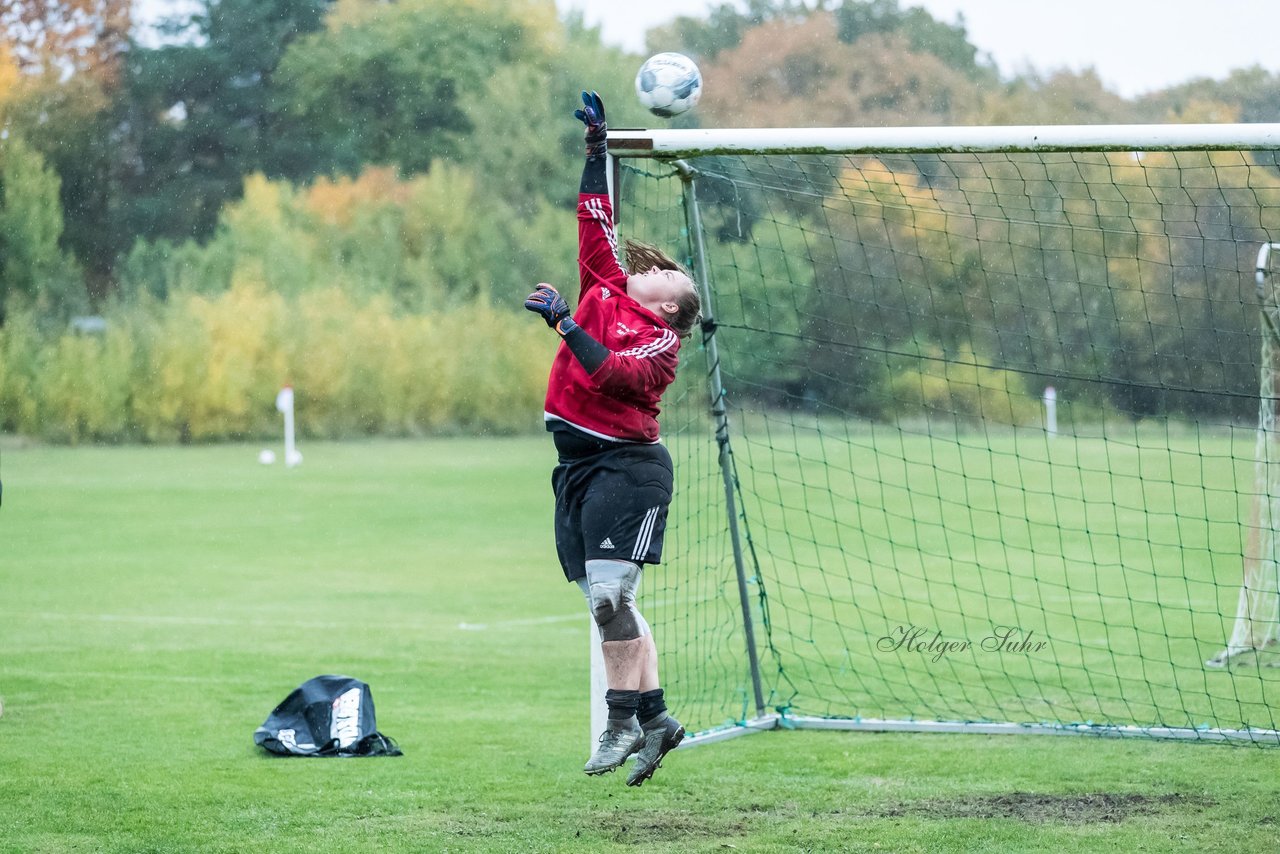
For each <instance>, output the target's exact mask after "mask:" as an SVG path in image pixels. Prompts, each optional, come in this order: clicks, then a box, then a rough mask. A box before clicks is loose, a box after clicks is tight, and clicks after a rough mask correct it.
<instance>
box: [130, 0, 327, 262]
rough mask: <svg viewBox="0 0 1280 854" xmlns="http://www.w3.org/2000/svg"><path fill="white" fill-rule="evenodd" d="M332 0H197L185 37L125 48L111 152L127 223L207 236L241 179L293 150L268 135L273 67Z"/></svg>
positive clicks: (181, 25) (279, 105)
mask: <svg viewBox="0 0 1280 854" xmlns="http://www.w3.org/2000/svg"><path fill="white" fill-rule="evenodd" d="M329 5H330V4H329V0H201V3H200V6H199V8H198V10H197V12H196V13H195V14H193V15H192V16H191V17H190V18H189V19H188V20H187V21H186V22H178V23H177V24H175V25H174V29H175V30H184V31H185V33H186V35H185V36H184V40H183V41H181V42H180V43H178V44H170V45H165V46H161V47H158V48H153V49H135V50H134V51H133V52H132V53H131V54H130V59H129V63H128V70H127V80H126V92H125V94H124V100H123V104H122V106H121V113H120V117H119V120H120V129H121V131H122V140H121V145H120V150H119V151H118V152H117V156H118V162H119V164H120V167H119V175H118V178H119V194H120V200H119V203H120V208H121V213H122V215H123V216H124V219H125V228H126V230H127V232H128V234H130V235H137V236H143V237H197V238H203V237H206V236H208V235H209V234H210V233H211V232H212V230H213V227H214V225H215V224H216V223H217V220H218V211H219V210H220V209H221V207H222V205H223V204H224V203H225V202H227V201H228V200H231V199H234V198H237V197H238V196H239V194H240V192H241V187H242V184H243V180H244V177H245V176H246V175H248V174H250V173H252V172H254V171H258V170H262V169H267V170H268V171H271V170H270V167H272V166H274V167H276V168H280V166H281V163H282V162H284V161H288V160H289V159H290V158H289V156H288V155H286V154H285V153H284V146H285V142H286V141H285V140H282V139H280V138H278V137H277V136H276V135H275V134H274V133H273V131H274V129H275V124H276V119H277V117H278V116H279V114H280V113H281V112H282V111H283V110H284V107H285V104H284V103H283V102H282V101H281V99H280V94H279V91H278V90H277V88H276V86H275V72H276V67H277V65H278V64H279V62H280V59H281V57H282V56H283V55H284V53H285V51H286V50H287V49H288V47H289V45H290V44H291V43H292V42H293V41H294V40H295V39H297V38H298V37H299V36H301V35H303V34H305V33H309V32H313V31H315V30H318V29H319V28H320V27H321V25H322V23H323V19H324V13H325V11H326V10H327V9H328V8H329Z"/></svg>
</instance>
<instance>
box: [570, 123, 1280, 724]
mask: <svg viewBox="0 0 1280 854" xmlns="http://www.w3.org/2000/svg"><path fill="white" fill-rule="evenodd" d="M1278 149H1280V123H1254V124H1242V123H1235V124H1176V125H1175V124H1130V125H1019V126H983V127H976V126H967V127H894V128H742V129H730V128H709V129H611V130H610V132H609V161H610V168H609V169H608V173H607V174H608V176H609V194H610V196H611V198H612V199H613V201H614V205H613V209H614V212H615V213H614V217H615V221H616V220H617V218H618V211H619V210H620V207H621V206H620V204H619V199H618V189H619V184H620V182H619V180H618V175H619V170H620V168H621V161H622V160H624V159H647V160H657V161H661V162H665V163H667V164H668V165H670V166H672V167H674V168H675V169H676V170H677V172H678V173H679V176H680V178H681V181H682V183H683V196H684V205H685V216H686V218H687V225H688V233H689V250H690V255H691V257H692V260H693V267H694V274H695V277H696V278H697V279H698V282H699V285H700V287H701V290H702V300H703V315H704V323H706V328H707V329H709V330H710V332H709V333H708V334H707V335H706V337H705V341H706V349H707V361H708V371H707V372H708V380H709V388H708V391H709V402H710V412H711V414H712V416H713V418H714V423H715V429H716V439H717V443H718V445H719V464H720V467H721V472H722V475H723V480H724V486H725V493H726V498H727V502H728V503H727V505H726V508H727V514H726V515H727V516H728V519H727V520H726V526H727V531H728V533H729V536H730V541H731V544H732V547H733V555H734V562H735V566H736V570H737V580H738V591H739V597H740V600H741V606H742V619H743V630H744V637H745V640H746V647H747V649H746V650H745V651H746V653H747V660H748V666H749V668H750V673H749V678H750V681H751V683H752V687H753V689H754V691H753V693H754V701H755V716H754V717H750V718H747V719H745V720H742V721H739V722H737V723H736V724H730V725H726V726H722V727H717V728H714V729H710V730H705V731H702V732H698V733H691V734H690V737H688V738H686V739H685V741H684V742H683V744H681V748H684V747H688V746H695V745H698V744H707V743H712V742H716V741H722V740H725V739H729V738H735V737H738V736H743V735H749V734H753V733H757V732H767V731H769V730H773V729H826V730H830V729H836V730H854V731H873V732H947V733H973V734H985V735H1090V736H1095V737H1112V738H1126V737H1141V738H1153V737H1154V738H1162V739H1180V740H1194V741H1215V742H1247V743H1274V744H1277V745H1280V730H1269V729H1218V728H1198V727H1143V726H1122V725H1096V724H1092V723H1088V724H1054V723H1040V724H1021V723H1005V722H996V721H933V720H875V719H866V718H825V717H811V716H795V715H788V714H785V713H784V714H779V713H770V712H768V711H767V710H766V708H765V705H764V700H763V692H762V688H761V680H760V673H759V661H758V650H757V647H756V642H755V637H754V631H753V626H752V616H751V608H750V595H751V594H750V592H749V588H748V584H747V578H748V577H749V576H748V572H747V571H746V567H745V564H744V561H743V551H742V543H741V540H740V535H739V531H738V520H737V514H736V513H735V511H734V507H735V500H736V496H735V492H734V482H735V475H734V472H733V451H732V446H731V442H730V430H729V419H728V413H727V411H726V408H725V406H724V405H723V401H724V389H723V387H722V385H721V382H720V370H719V356H718V350H717V344H716V336H715V322H714V317H715V314H714V294H713V293H712V291H711V288H710V281H709V277H708V275H707V271H708V267H707V257H706V251H705V246H704V242H703V234H702V227H701V220H700V213H699V210H698V200H697V189H696V185H697V181H696V178H697V174H698V173H697V170H696V168H695V167H693V166H692V165H690V164H689V163H687V162H686V159H687V158H692V157H701V156H710V155H724V154H740V155H812V154H831V155H856V154H862V155H874V154H963V153H1032V152H1034V153H1044V152H1076V151H1088V152H1095V151H1096V152H1113V151H1122V152H1123V151H1128V152H1154V151H1167V152H1171V151H1206V152H1211V151H1264V150H1278ZM623 225H625V224H623ZM1277 248H1280V245H1277ZM590 643H591V727H592V729H591V746H592V747H594V740H595V736H596V734H597V733H598V732H600V731H601V729H602V728H603V725H604V713H605V710H604V691H605V683H604V672H603V656H602V655H601V653H600V649H599V635H598V632H597V631H596V629H595V625H594V623H593V622H592V623H591V625H590Z"/></svg>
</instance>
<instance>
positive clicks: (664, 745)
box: [627, 715, 684, 786]
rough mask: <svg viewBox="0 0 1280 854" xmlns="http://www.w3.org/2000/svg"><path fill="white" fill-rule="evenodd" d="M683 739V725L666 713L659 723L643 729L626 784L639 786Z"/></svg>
mask: <svg viewBox="0 0 1280 854" xmlns="http://www.w3.org/2000/svg"><path fill="white" fill-rule="evenodd" d="M683 740H684V727H683V726H681V724H680V722H679V721H678V720H676V719H675V718H673V717H671V716H670V715H667V716H666V717H665V718H663V719H662V722H661V723H658V724H656V725H654V726H653V728H652V729H646V730H645V731H644V737H643V738H642V739H641V740H640V750H639V752H638V753H636V765H635V767H634V768H632V769H631V773H630V774H629V775H627V785H628V786H639V785H640V784H642V783H644V781H645V780H648V779H649V778H650V777H652V776H653V772H654V771H657V770H658V766H659V765H661V764H662V757H664V756H666V755H667V754H668V753H670V752H671V751H672V750H675V748H676V745H678V744H679V743H680V742H681V741H683Z"/></svg>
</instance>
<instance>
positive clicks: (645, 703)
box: [636, 688, 667, 723]
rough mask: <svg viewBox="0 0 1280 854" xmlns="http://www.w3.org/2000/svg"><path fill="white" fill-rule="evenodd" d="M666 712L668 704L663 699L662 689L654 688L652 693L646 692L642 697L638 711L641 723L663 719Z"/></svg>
mask: <svg viewBox="0 0 1280 854" xmlns="http://www.w3.org/2000/svg"><path fill="white" fill-rule="evenodd" d="M666 711H667V703H666V701H665V700H664V699H663V698H662V689H661V688H654V689H653V690H652V691H645V692H644V693H643V694H641V695H640V706H639V708H638V709H637V710H636V714H637V716H638V717H639V718H640V723H645V722H646V721H651V720H653V719H654V718H659V717H662V715H663V714H664V713H665V712H666Z"/></svg>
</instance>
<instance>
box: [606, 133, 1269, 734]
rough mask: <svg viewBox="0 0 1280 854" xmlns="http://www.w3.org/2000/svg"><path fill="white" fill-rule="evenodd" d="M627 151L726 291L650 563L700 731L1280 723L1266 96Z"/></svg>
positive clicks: (651, 587)
mask: <svg viewBox="0 0 1280 854" xmlns="http://www.w3.org/2000/svg"><path fill="white" fill-rule="evenodd" d="M609 144H610V151H611V155H612V157H613V158H614V164H615V168H614V169H613V170H612V172H613V177H614V187H613V191H614V193H615V198H616V203H615V210H616V211H617V216H618V218H619V223H618V227H619V232H620V233H622V234H624V235H626V236H630V237H635V238H638V239H641V240H646V241H649V242H653V243H656V244H658V245H660V246H661V247H663V248H664V249H667V250H669V251H672V252H675V253H685V256H686V257H685V260H686V261H687V262H688V265H689V267H690V269H691V270H693V271H694V272H695V276H696V278H697V279H698V282H699V285H700V286H701V287H702V288H703V289H704V295H705V302H706V304H707V306H708V307H709V309H710V311H709V312H708V313H707V321H708V322H707V323H706V324H704V328H703V330H702V335H701V338H700V340H694V341H691V342H690V343H688V344H686V346H685V348H684V350H683V353H682V366H681V370H680V372H679V374H678V376H677V380H676V383H675V385H673V386H672V388H671V389H670V390H669V391H668V393H667V396H666V403H665V408H664V413H663V434H664V441H666V442H667V444H668V446H669V448H670V449H671V451H672V456H673V458H674V459H675V465H676V482H677V487H676V496H675V500H674V502H673V506H672V514H671V518H670V520H669V526H668V534H667V547H666V549H665V552H664V559H663V563H662V564H661V565H658V566H653V567H648V568H646V570H645V578H644V582H643V591H642V608H643V610H644V612H645V614H646V617H647V618H648V619H649V622H650V623H651V625H652V626H653V629H654V632H655V635H656V636H657V638H658V643H659V648H660V650H661V653H662V655H661V662H660V666H661V671H662V680H663V684H664V687H666V688H667V691H668V695H669V697H670V698H671V705H672V709H673V711H675V712H676V713H677V714H678V715H680V717H681V719H682V720H683V721H684V722H685V723H686V725H687V726H689V727H690V729H691V731H694V730H696V731H697V733H698V734H697V736H696V737H695V738H694V739H693V741H694V742H695V743H697V742H698V741H703V740H716V739H720V738H724V737H732V736H734V735H738V734H745V733H749V732H758V731H763V730H767V729H772V728H779V727H781V728H793V727H813V728H842V729H869V730H882V731H941V732H978V733H1008V732H1016V733H1045V734H1091V735H1109V736H1138V737H1159V738H1183V739H1192V740H1198V741H1243V742H1252V743H1256V744H1277V743H1280V726H1278V722H1277V720H1276V715H1275V711H1274V710H1275V706H1276V703H1277V699H1278V697H1280V694H1278V693H1277V692H1280V668H1276V669H1271V668H1267V667H1263V666H1257V665H1260V664H1265V663H1267V662H1266V660H1265V657H1263V656H1256V655H1255V656H1249V655H1244V654H1243V653H1244V652H1246V651H1253V650H1254V649H1255V648H1258V647H1265V646H1267V645H1268V644H1269V643H1271V642H1272V641H1274V639H1275V638H1276V637H1277V636H1280V626H1277V619H1278V615H1280V588H1278V587H1277V584H1276V575H1277V566H1280V537H1277V536H1276V533H1277V531H1280V511H1278V510H1276V509H1275V508H1276V506H1280V504H1278V502H1280V463H1277V460H1280V445H1276V444H1275V442H1276V435H1275V427H1274V410H1275V403H1274V401H1275V399H1276V397H1277V395H1276V388H1277V387H1278V386H1276V385H1275V381H1274V376H1275V372H1274V369H1273V366H1272V364H1271V363H1272V355H1271V354H1272V353H1273V352H1277V350H1273V349H1270V348H1272V346H1273V342H1272V341H1271V339H1270V338H1269V337H1268V331H1267V320H1271V321H1272V322H1275V321H1276V320H1280V316H1273V315H1275V314H1276V308H1275V305H1276V302H1275V299H1274V297H1272V296H1267V295H1264V294H1263V292H1262V291H1261V290H1260V289H1259V288H1258V287H1257V286H1256V285H1255V282H1261V281H1262V278H1263V277H1264V276H1268V275H1269V273H1266V272H1257V271H1256V270H1255V264H1259V263H1260V262H1259V261H1258V260H1257V259H1258V258H1259V256H1260V247H1267V246H1272V244H1274V243H1275V242H1276V241H1277V240H1280V125H1270V124H1266V125H1264V124H1258V125H1170V126H1164V125H1157V126H1151V125H1126V126H1089V127H1071V126H1050V127H1034V128H1032V127H1009V128H880V129H766V130H652V131H648V130H646V131H625V130H624V131H611V132H610V143H609ZM1278 257H1280V255H1278ZM1260 318H1261V319H1260ZM1278 343H1280V342H1278ZM1260 376H1261V377H1262V387H1261V388H1260V387H1259V382H1258V378H1259V377H1260ZM1050 402H1051V403H1052V407H1053V409H1052V416H1053V420H1052V422H1051V421H1050V420H1049V417H1048V416H1049V415H1050V411H1049V410H1047V409H1046V406H1048V405H1049V404H1050ZM1268 413H1270V420H1269V421H1268V420H1267V419H1268ZM1219 665H1221V666H1219Z"/></svg>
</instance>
